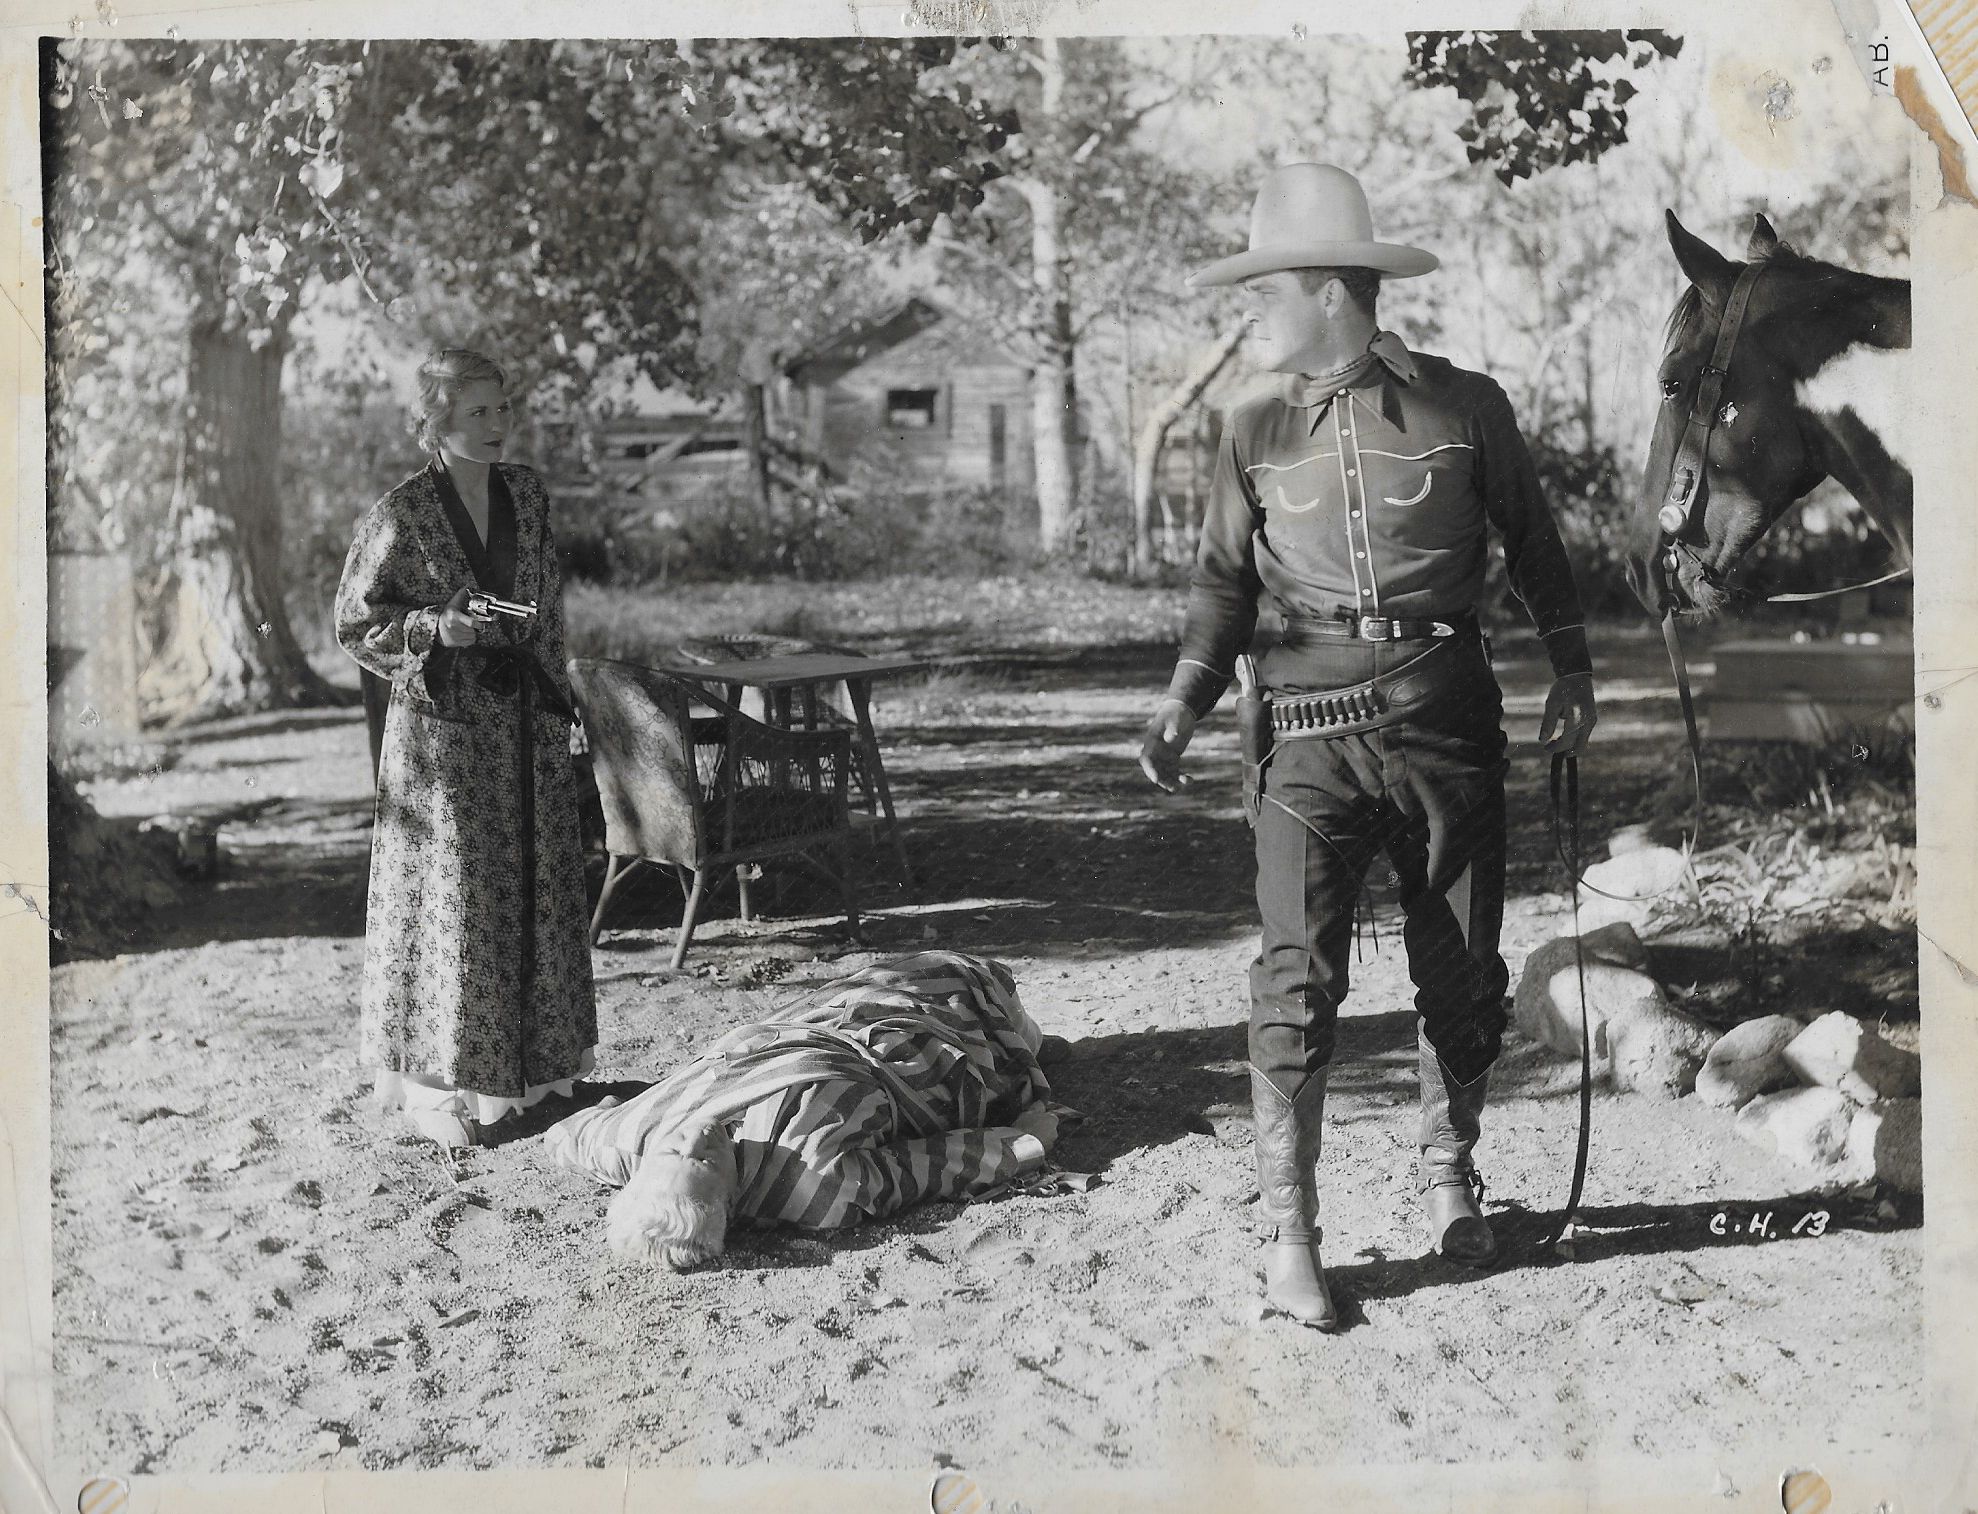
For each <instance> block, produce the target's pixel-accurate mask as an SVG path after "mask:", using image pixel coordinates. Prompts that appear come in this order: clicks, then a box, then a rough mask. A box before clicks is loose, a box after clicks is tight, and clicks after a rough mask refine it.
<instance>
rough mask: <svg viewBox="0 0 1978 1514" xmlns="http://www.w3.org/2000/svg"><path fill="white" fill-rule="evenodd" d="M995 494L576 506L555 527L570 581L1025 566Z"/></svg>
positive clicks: (831, 493) (999, 494) (828, 494)
mask: <svg viewBox="0 0 1978 1514" xmlns="http://www.w3.org/2000/svg"><path fill="white" fill-rule="evenodd" d="M1013 510H1014V502H1013V500H1012V498H1011V496H1010V495H1009V494H1008V493H1007V492H1006V491H1003V490H995V489H987V488H979V487H968V488H952V489H939V490H911V491H910V490H877V489H869V490H865V491H862V492H859V493H857V494H853V493H852V492H850V491H849V490H840V489H830V490H820V491H817V492H815V493H812V494H808V495H802V496H798V495H795V494H794V493H793V491H787V490H778V491H777V499H776V503H775V504H774V506H773V507H772V508H770V509H767V510H765V509H764V508H763V507H762V504H761V502H760V501H758V500H756V499H755V498H754V497H752V496H751V495H749V494H746V493H742V494H724V495H720V496H716V497H713V498H710V499H707V500H704V501H701V502H697V503H696V504H694V505H692V506H686V507H679V506H673V507H659V508H655V509H652V510H650V511H640V512H638V513H636V514H633V513H628V512H626V511H625V510H624V508H623V507H622V506H618V507H603V508H600V507H575V508H572V509H570V510H568V511H566V512H565V513H564V514H563V515H562V517H561V518H560V519H559V521H558V524H557V543H558V549H559V551H560V553H561V555H562V558H563V561H564V567H565V571H566V572H567V573H569V574H570V575H571V576H572V577H573V578H582V579H587V580H589V581H590V582H593V583H599V584H617V585H621V586H631V585H655V584H665V583H670V582H709V581H721V580H726V579H743V578H762V577H791V578H800V579H806V580H838V579H848V578H859V577H866V576H871V575H875V574H885V573H893V572H899V571H902V570H914V571H919V572H924V573H930V574H935V575H938V576H942V577H973V576H977V575H980V574H984V573H994V572H997V571H1000V570H1002V569H1005V568H1008V567H1010V566H1012V565H1014V564H1016V563H1018V562H1020V561H1024V560H1027V559H1026V555H1025V551H1024V548H1023V545H1022V541H1021V538H1020V537H1019V536H1018V535H1017V534H1016V533H1014V532H1013V531H1012V530H1011V528H1010V524H1009V523H1010V518H1011V515H1012V513H1013Z"/></svg>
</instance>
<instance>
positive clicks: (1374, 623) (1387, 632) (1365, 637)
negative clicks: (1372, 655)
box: [1359, 615, 1394, 641]
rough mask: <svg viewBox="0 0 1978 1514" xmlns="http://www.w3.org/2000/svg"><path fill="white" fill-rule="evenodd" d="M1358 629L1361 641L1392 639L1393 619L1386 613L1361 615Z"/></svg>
mask: <svg viewBox="0 0 1978 1514" xmlns="http://www.w3.org/2000/svg"><path fill="white" fill-rule="evenodd" d="M1359 629H1360V639H1361V640H1362V641H1392V640H1394V621H1393V620H1392V619H1391V618H1390V617H1388V616H1386V615H1362V616H1361V617H1360V627H1359Z"/></svg>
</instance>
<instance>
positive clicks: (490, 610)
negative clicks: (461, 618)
mask: <svg viewBox="0 0 1978 1514" xmlns="http://www.w3.org/2000/svg"><path fill="white" fill-rule="evenodd" d="M467 613H468V614H470V615H474V616H477V617H479V618H480V619H482V620H489V619H492V618H493V617H494V616H496V615H506V616H507V617H508V618H509V619H511V620H529V619H531V618H533V617H534V615H535V613H536V607H535V606H534V605H532V604H526V603H518V602H517V601H515V600H512V599H498V598H496V597H495V596H494V595H492V594H474V595H470V596H469V597H468V600H467Z"/></svg>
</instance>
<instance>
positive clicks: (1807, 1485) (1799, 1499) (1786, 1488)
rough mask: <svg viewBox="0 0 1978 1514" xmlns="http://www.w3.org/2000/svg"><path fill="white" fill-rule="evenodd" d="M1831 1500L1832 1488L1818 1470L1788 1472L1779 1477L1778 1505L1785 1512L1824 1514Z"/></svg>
mask: <svg viewBox="0 0 1978 1514" xmlns="http://www.w3.org/2000/svg"><path fill="white" fill-rule="evenodd" d="M1833 1501H1834V1493H1833V1490H1832V1489H1831V1488H1829V1487H1828V1486H1827V1479H1826V1478H1824V1477H1822V1476H1821V1475H1820V1474H1819V1473H1818V1472H1788V1473H1787V1474H1786V1475H1785V1476H1784V1477H1782V1478H1781V1479H1779V1506H1780V1507H1781V1508H1783V1509H1784V1510H1785V1511H1786V1514H1826V1510H1827V1506H1828V1505H1829V1504H1831V1503H1832V1502H1833Z"/></svg>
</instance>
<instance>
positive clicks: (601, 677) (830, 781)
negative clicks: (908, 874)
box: [570, 658, 858, 968]
mask: <svg viewBox="0 0 1978 1514" xmlns="http://www.w3.org/2000/svg"><path fill="white" fill-rule="evenodd" d="M570 683H571V687H572V689H573V690H574V691H575V693H576V696H577V707H578V712H579V714H580V716H581V717H582V720H583V725H584V734H585V738H586V740H587V742H588V744H589V747H590V756H591V766H592V770H593V772H594V773H595V774H596V777H597V786H598V799H599V801H600V803H601V805H602V807H603V810H604V831H605V850H606V852H607V853H608V854H609V862H608V863H607V866H606V869H605V880H604V889H603V891H602V892H601V893H600V894H599V896H598V903H597V909H596V911H595V913H593V915H592V916H591V939H592V940H593V941H596V940H597V938H598V935H599V934H600V932H601V931H602V930H603V927H604V915H605V910H606V908H607V907H608V906H609V905H610V903H611V896H612V894H613V893H614V892H615V891H616V890H617V888H618V886H619V884H621V883H622V882H624V880H625V878H626V876H627V875H628V874H629V873H630V872H631V870H632V869H633V868H634V867H635V866H636V865H637V864H638V863H639V861H640V860H641V859H643V860H645V861H649V862H659V863H665V864H668V865H670V866H671V867H673V869H674V870H675V871H676V872H678V873H680V874H681V875H682V881H683V883H684V882H685V881H686V875H688V874H691V875H692V886H691V888H690V889H689V890H688V892H687V904H686V911H685V913H684V914H683V915H682V916H681V920H680V937H679V940H678V942H677V943H676V944H675V946H674V949H673V966H674V967H675V968H678V967H679V966H680V965H681V964H682V963H683V962H685V961H686V958H687V948H688V946H689V945H690V944H691V943H692V941H693V937H694V926H695V925H696V923H697V922H698V920H699V917H700V910H701V904H702V901H703V900H704V899H705V898H706V896H707V888H708V884H709V880H710V879H711V878H713V879H718V878H719V877H720V876H721V874H722V873H723V872H725V871H727V870H730V869H733V870H734V871H735V873H736V876H737V878H738V880H740V883H741V894H742V918H743V919H745V920H746V919H747V918H748V915H749V897H748V886H747V875H746V874H745V873H744V872H743V871H742V869H743V867H744V866H745V865H746V864H749V863H753V862H760V861H763V860H766V859H768V858H771V857H791V858H794V859H797V860H809V861H811V862H812V863H813V865H815V866H816V867H817V868H818V870H819V871H822V872H824V873H825V874H826V876H827V877H830V878H831V879H832V881H834V882H835V883H837V885H838V886H839V888H840V890H841V891H842V893H843V897H844V903H845V919H846V923H847V925H848V926H849V928H850V929H852V930H853V931H856V930H857V929H858V901H857V895H856V889H855V883H854V880H853V875H852V865H851V849H850V847H849V846H847V845H846V844H845V842H846V840H847V838H848V836H849V834H850V830H851V816H850V810H849V806H848V805H847V802H846V795H847V785H848V781H849V778H850V774H851V765H852V756H851V735H850V733H849V732H847V731H843V730H838V729H829V730H817V731H785V730H779V729H777V728H776V727H774V726H768V725H764V724H763V723H762V722H760V721H757V720H751V719H750V718H749V717H748V716H747V715H744V714H743V713H742V712H741V711H740V710H738V709H736V708H735V707H734V706H733V705H731V704H729V703H727V702H726V701H725V700H722V699H719V698H716V697H714V696H711V695H709V694H708V692H707V691H706V690H704V689H700V688H696V687H694V686H693V685H691V684H688V683H685V682H682V681H681V680H679V679H677V678H674V677H672V676H671V675H669V674H667V673H663V672H661V671H659V670H658V669H655V668H647V667H640V666H639V665H638V664H636V663H629V662H610V661H606V660H604V659H602V658H577V659H575V660H573V661H572V662H571V664H570ZM696 706H699V707H708V708H711V709H713V711H714V714H713V715H712V716H696V715H694V714H693V713H692V707H696ZM826 846H829V847H830V848H831V849H832V850H834V851H835V852H836V853H837V862H838V869H837V872H836V873H835V874H832V873H831V872H830V871H829V870H828V869H826V868H824V866H823V864H822V863H820V862H817V860H816V859H815V858H814V857H807V855H806V854H809V853H812V852H815V851H817V850H819V849H821V848H824V847H826Z"/></svg>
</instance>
